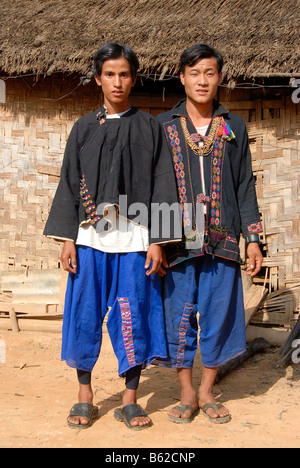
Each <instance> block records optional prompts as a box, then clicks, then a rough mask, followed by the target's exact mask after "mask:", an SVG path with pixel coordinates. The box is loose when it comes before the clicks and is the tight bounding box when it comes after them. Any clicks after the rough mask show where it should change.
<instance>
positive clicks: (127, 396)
mask: <svg viewBox="0 0 300 468" xmlns="http://www.w3.org/2000/svg"><path fill="white" fill-rule="evenodd" d="M136 402H137V399H136V390H129V389H128V388H126V389H125V391H124V394H123V399H122V408H124V406H127V405H132V404H136ZM151 422H152V421H151V419H150V418H149V417H148V416H137V417H135V418H132V419H131V420H130V424H131V426H146V425H147V424H150V423H151Z"/></svg>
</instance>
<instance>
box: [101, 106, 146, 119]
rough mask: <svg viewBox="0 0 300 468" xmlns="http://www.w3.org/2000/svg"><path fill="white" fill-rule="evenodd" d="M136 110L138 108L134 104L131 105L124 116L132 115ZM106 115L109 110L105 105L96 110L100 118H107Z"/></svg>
mask: <svg viewBox="0 0 300 468" xmlns="http://www.w3.org/2000/svg"><path fill="white" fill-rule="evenodd" d="M136 111H137V108H136V107H134V106H131V107H130V109H129V110H128V112H126V114H124V116H122V117H130V116H131V115H133V114H135V113H136ZM106 115H107V110H106V107H105V106H104V105H103V106H102V107H101V108H100V109H99V110H98V111H96V118H97V119H98V120H101V119H106Z"/></svg>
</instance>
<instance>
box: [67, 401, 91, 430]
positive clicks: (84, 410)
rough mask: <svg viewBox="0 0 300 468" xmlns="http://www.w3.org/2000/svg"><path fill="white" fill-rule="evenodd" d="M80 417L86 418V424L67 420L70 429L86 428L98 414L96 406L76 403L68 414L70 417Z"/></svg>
mask: <svg viewBox="0 0 300 468" xmlns="http://www.w3.org/2000/svg"><path fill="white" fill-rule="evenodd" d="M74 416H77V417H82V418H87V419H88V423H87V424H74V423H72V422H70V421H68V420H67V423H68V426H69V427H71V428H72V429H86V428H88V427H90V426H91V425H92V422H93V419H95V418H96V417H97V416H98V407H97V406H93V405H91V404H89V403H76V405H74V406H73V407H72V408H71V410H70V414H69V416H68V417H69V418H70V417H74Z"/></svg>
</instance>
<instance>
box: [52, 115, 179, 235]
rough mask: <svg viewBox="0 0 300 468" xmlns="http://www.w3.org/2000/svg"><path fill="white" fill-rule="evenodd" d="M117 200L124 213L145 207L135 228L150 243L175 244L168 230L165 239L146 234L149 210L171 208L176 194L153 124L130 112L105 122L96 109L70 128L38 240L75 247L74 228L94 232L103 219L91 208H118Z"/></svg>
mask: <svg viewBox="0 0 300 468" xmlns="http://www.w3.org/2000/svg"><path fill="white" fill-rule="evenodd" d="M119 195H127V208H130V207H132V206H134V205H133V204H134V203H142V204H143V206H145V207H146V210H147V214H148V216H147V219H145V217H144V218H143V219H142V218H141V219H140V223H141V224H143V225H144V226H146V227H148V228H150V243H155V242H165V241H166V242H167V241H169V240H174V239H176V238H178V235H175V234H174V231H173V229H171V230H170V232H169V233H167V235H164V233H162V232H161V231H160V232H159V233H157V231H155V230H154V231H155V232H154V234H153V230H152V229H151V227H152V226H151V221H152V218H153V209H152V212H151V206H155V204H162V203H167V204H168V205H172V204H173V203H177V199H178V197H177V188H176V181H175V177H174V171H173V167H172V161H171V159H170V156H169V150H168V147H167V144H166V141H165V138H164V135H163V131H162V128H161V126H160V124H159V122H158V121H157V120H156V119H155V118H154V117H153V116H151V115H150V114H148V113H146V112H143V111H141V110H139V109H137V108H134V107H132V108H131V110H130V111H128V112H127V113H126V114H124V115H123V116H122V117H121V118H120V119H107V120H106V119H105V109H104V108H101V109H100V112H99V111H95V112H92V113H90V114H88V115H86V116H84V117H82V118H81V119H79V120H78V121H77V122H76V123H75V125H74V126H73V128H72V131H71V133H70V136H69V138H68V142H67V145H66V150H65V155H64V159H63V164H62V169H61V178H60V182H59V185H58V188H57V191H56V194H55V197H54V200H53V203H52V207H51V210H50V214H49V217H48V220H47V223H46V227H45V230H44V234H45V235H47V236H49V237H54V238H58V239H59V238H60V239H72V240H74V241H75V240H76V238H77V234H78V228H79V225H80V224H81V223H82V222H85V221H88V220H90V221H91V222H92V224H93V225H94V227H95V228H97V225H98V224H99V221H100V220H102V219H103V213H101V212H96V211H97V207H98V206H99V205H100V204H102V203H107V204H115V205H117V206H118V205H119ZM151 204H154V205H151ZM155 209H158V208H155ZM155 209H154V211H155ZM121 214H122V215H123V216H125V217H127V218H128V219H131V220H134V219H136V217H137V216H138V213H136V212H134V210H133V211H131V212H130V210H129V213H128V210H126V213H124V211H123V212H122V213H121ZM100 224H101V223H100ZM98 227H99V226H98ZM100 230H101V229H100ZM176 234H178V233H176Z"/></svg>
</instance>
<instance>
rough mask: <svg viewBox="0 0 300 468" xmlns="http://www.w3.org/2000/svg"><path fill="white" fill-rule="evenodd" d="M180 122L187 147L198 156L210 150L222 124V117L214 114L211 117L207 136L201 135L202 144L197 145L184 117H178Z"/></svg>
mask: <svg viewBox="0 0 300 468" xmlns="http://www.w3.org/2000/svg"><path fill="white" fill-rule="evenodd" d="M180 122H181V126H182V130H183V133H184V137H185V139H186V141H187V143H188V145H189V147H190V148H191V149H192V150H193V152H194V153H196V154H197V155H198V156H208V155H209V154H210V153H211V152H212V148H213V145H214V143H215V141H216V139H217V138H218V132H219V129H220V127H221V126H222V124H223V117H221V116H216V117H214V118H213V120H212V124H211V127H210V131H209V135H208V136H207V137H203V145H202V146H198V145H197V144H196V143H195V141H194V139H193V138H192V137H191V135H190V133H189V131H188V128H187V123H186V118H185V117H180Z"/></svg>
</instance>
